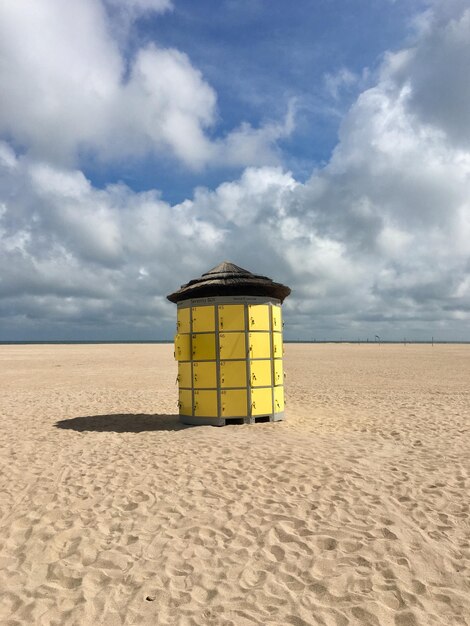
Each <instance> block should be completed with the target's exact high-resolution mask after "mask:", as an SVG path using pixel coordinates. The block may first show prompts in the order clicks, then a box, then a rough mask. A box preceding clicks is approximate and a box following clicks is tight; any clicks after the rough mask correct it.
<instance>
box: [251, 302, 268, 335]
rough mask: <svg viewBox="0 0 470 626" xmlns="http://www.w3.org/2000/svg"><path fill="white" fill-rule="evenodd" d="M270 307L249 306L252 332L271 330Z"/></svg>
mask: <svg viewBox="0 0 470 626" xmlns="http://www.w3.org/2000/svg"><path fill="white" fill-rule="evenodd" d="M269 309H270V307H269V305H268V304H249V305H248V328H249V329H250V330H269Z"/></svg>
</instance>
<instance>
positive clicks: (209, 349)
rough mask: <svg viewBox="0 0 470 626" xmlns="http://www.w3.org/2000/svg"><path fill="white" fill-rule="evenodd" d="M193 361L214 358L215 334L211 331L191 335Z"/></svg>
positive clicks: (211, 359)
mask: <svg viewBox="0 0 470 626" xmlns="http://www.w3.org/2000/svg"><path fill="white" fill-rule="evenodd" d="M192 344H193V350H192V354H193V361H214V360H215V335H214V334H213V333H209V334H207V335H206V334H200V335H192Z"/></svg>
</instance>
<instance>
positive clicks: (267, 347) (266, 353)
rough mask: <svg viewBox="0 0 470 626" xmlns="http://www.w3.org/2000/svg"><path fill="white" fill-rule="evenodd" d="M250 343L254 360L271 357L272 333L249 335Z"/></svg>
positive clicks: (251, 355)
mask: <svg viewBox="0 0 470 626" xmlns="http://www.w3.org/2000/svg"><path fill="white" fill-rule="evenodd" d="M248 343H249V347H250V357H251V358H252V359H269V358H270V357H271V333H249V341H248Z"/></svg>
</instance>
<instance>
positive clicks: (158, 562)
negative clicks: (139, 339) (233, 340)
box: [0, 345, 470, 626]
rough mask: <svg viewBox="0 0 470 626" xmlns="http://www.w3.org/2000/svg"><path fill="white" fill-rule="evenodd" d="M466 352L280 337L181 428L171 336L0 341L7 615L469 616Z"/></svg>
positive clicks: (21, 620) (244, 619)
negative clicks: (276, 386)
mask: <svg viewBox="0 0 470 626" xmlns="http://www.w3.org/2000/svg"><path fill="white" fill-rule="evenodd" d="M469 357H470V348H469V347H467V346H435V347H434V348H431V347H425V346H417V347H413V346H407V347H406V348H405V347H404V346H381V347H379V346H347V345H343V346H301V345H291V346H288V347H287V356H286V371H287V374H288V379H287V388H288V399H287V400H288V405H287V410H288V414H289V419H288V420H287V421H286V422H284V423H278V424H257V425H256V426H244V425H243V426H227V427H225V428H221V429H216V428H204V427H197V428H184V427H181V426H180V425H179V423H178V421H177V418H176V416H175V415H174V413H175V401H176V400H175V399H176V389H175V385H174V378H175V367H174V364H173V362H172V359H171V348H170V347H169V346H74V347H67V346H54V347H44V346H31V347H26V346H23V347H17V346H3V347H1V348H0V366H1V380H0V384H1V385H2V389H3V390H4V391H3V392H2V399H1V403H0V417H1V420H2V429H1V431H0V444H1V447H2V454H1V456H0V469H1V472H0V527H1V532H0V589H1V602H0V623H2V624H6V625H8V626H13V625H19V624H28V625H29V624H38V625H48V626H50V625H62V624H71V625H75V624H77V625H83V624H85V625H87V624H90V625H92V624H93V625H97V624H99V625H113V626H115V625H116V624H123V625H127V624H136V625H140V624H149V625H150V624H152V625H154V624H158V625H181V626H186V625H187V626H190V625H192V626H194V625H199V624H200V625H204V626H206V625H209V626H210V625H217V626H218V625H223V626H230V625H233V626H244V625H258V624H263V625H264V624H266V625H269V626H286V625H293V626H300V625H306V624H308V625H310V624H312V625H313V624H315V625H316V624H318V625H320V624H321V625H325V626H348V625H359V624H360V625H373V626H437V625H439V626H453V625H455V626H457V625H462V626H464V625H468V624H470V618H469V616H470V583H469V581H470V521H469V520H470V518H469V505H470V502H469V497H468V494H469V487H470V458H469V452H468V451H469V449H470V446H469V444H470V436H469V434H470V402H469V400H470V393H469V390H468V380H470V358H469Z"/></svg>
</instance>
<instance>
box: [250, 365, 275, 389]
mask: <svg viewBox="0 0 470 626" xmlns="http://www.w3.org/2000/svg"><path fill="white" fill-rule="evenodd" d="M271 371H272V362H271V361H270V360H268V359H267V360H265V361H250V379H251V384H252V386H253V387H267V386H271V385H272V374H271Z"/></svg>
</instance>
